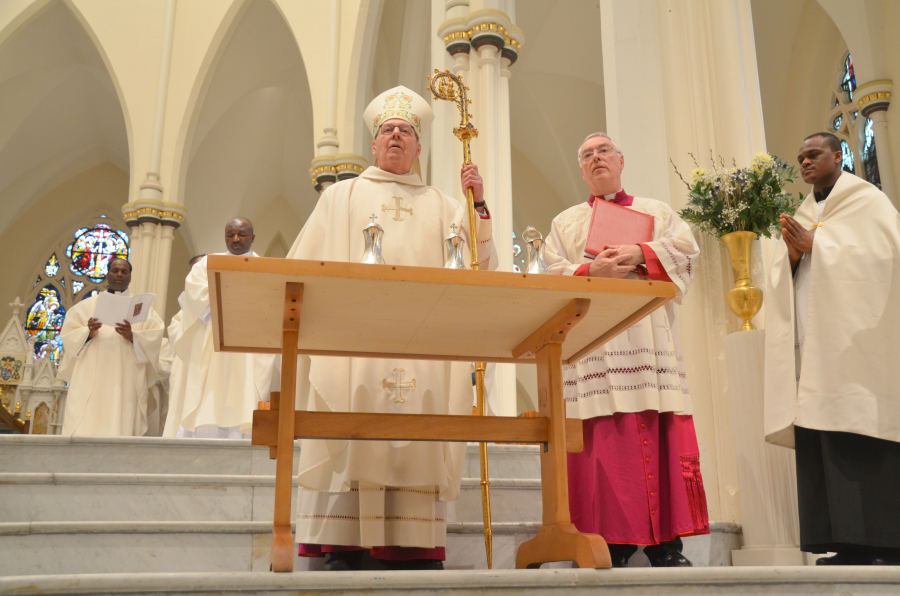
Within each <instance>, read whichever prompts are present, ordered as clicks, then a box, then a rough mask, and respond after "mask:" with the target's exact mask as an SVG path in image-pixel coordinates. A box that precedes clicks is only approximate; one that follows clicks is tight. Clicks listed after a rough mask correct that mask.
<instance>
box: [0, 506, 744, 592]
mask: <svg viewBox="0 0 900 596" xmlns="http://www.w3.org/2000/svg"><path fill="white" fill-rule="evenodd" d="M539 527H540V523H539V522H524V523H504V522H494V523H493V524H492V529H493V554H494V557H493V560H494V569H513V568H515V557H516V551H517V550H518V548H519V545H520V544H522V542H524V541H525V540H528V539H529V538H531V537H532V536H534V534H535V533H536V532H537V530H538V528H539ZM710 529H711V534H710V535H709V536H692V537H690V538H685V539H684V554H685V556H687V557H688V558H689V559H691V561H693V563H694V565H695V567H708V566H722V565H729V564H730V558H729V556H730V552H731V550H733V549H736V548H740V538H741V537H740V533H739V529H737V528H736V527H735V526H734V524H726V523H722V522H714V523H713V524H711V528H710ZM271 530H272V524H271V521H265V522H263V521H254V522H134V521H127V522H20V523H0V577H3V576H7V575H45V574H67V573H121V572H131V573H140V572H155V573H182V572H188V571H209V572H229V571H266V570H268V568H269V552H270V547H271V541H272V535H271ZM323 562H324V561H323V560H322V559H320V558H306V557H295V559H294V569H295V570H296V571H316V570H320V569H321V568H322V564H323ZM648 565H649V562H648V561H647V558H646V557H645V556H644V555H643V553H642V552H640V551H639V552H638V553H637V554H635V555H634V556H633V557H632V558H631V561H630V562H629V566H630V567H635V568H637V567H646V566H648ZM551 566H552V567H571V566H572V564H571V563H554V564H552V565H551ZM445 567H446V569H486V568H487V559H486V557H485V547H484V534H483V526H482V524H481V523H460V522H449V523H448V524H447V560H446V562H445ZM545 567H547V566H545ZM2 593H3V591H2V589H0V594H2Z"/></svg>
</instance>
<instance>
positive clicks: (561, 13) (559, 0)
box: [476, 0, 606, 234]
mask: <svg viewBox="0 0 900 596" xmlns="http://www.w3.org/2000/svg"><path fill="white" fill-rule="evenodd" d="M515 20H516V25H518V26H519V27H521V29H522V31H523V32H524V33H525V44H524V45H523V46H522V52H521V54H520V56H519V60H518V61H517V62H516V63H515V64H514V65H513V66H512V68H511V77H510V81H509V111H510V137H511V142H512V175H513V219H514V229H515V231H516V232H517V233H521V232H522V230H523V229H524V228H525V226H528V225H532V226H534V227H536V228H537V229H539V230H540V231H541V232H543V233H544V234H547V233H549V231H550V221H551V220H552V219H553V217H555V216H556V215H557V214H558V213H560V212H562V211H563V210H565V209H567V208H569V207H571V206H573V205H576V204H577V203H580V202H582V201H584V200H586V199H587V196H588V194H589V191H588V189H587V186H586V185H585V183H584V182H583V181H582V179H581V173H580V171H579V169H578V163H577V160H576V158H575V156H576V153H577V151H578V146H579V145H580V144H581V142H582V141H583V140H584V137H586V136H587V135H588V134H589V133H591V132H596V131H598V130H603V128H604V125H605V122H606V104H605V101H604V96H603V94H604V90H603V56H602V54H601V51H600V50H601V48H600V9H599V7H598V3H597V0H517V2H516V15H515ZM476 113H477V111H476Z"/></svg>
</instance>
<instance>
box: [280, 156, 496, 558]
mask: <svg viewBox="0 0 900 596" xmlns="http://www.w3.org/2000/svg"><path fill="white" fill-rule="evenodd" d="M372 214H375V215H377V216H378V220H377V223H378V224H379V225H381V227H382V228H384V236H383V238H382V254H383V256H384V260H385V262H386V263H387V264H389V265H411V266H419V267H443V263H444V254H443V240H444V238H445V237H446V236H447V235H448V234H450V233H451V232H452V231H453V230H452V229H451V227H450V226H451V225H452V224H455V225H456V226H457V229H461V232H460V234H461V235H462V236H463V237H464V238H466V241H467V242H468V229H467V228H468V221H467V215H466V209H465V207H463V205H462V204H460V202H458V201H456V200H455V199H452V198H450V197H448V196H446V195H444V194H443V193H441V192H440V191H439V190H437V189H435V188H432V187H429V186H425V185H424V184H423V183H422V182H421V180H420V179H419V177H418V176H417V175H415V174H410V175H405V176H399V175H395V174H390V173H388V172H385V171H383V170H380V169H378V168H375V167H370V168H369V169H367V170H366V171H365V172H363V174H362V175H361V176H360V177H358V178H355V179H353V180H346V181H343V182H338V183H337V184H334V185H332V186H330V187H328V188H327V189H326V190H325V192H323V193H322V197H321V199H320V200H319V203H318V204H317V205H316V208H315V210H314V211H313V213H312V215H311V216H310V218H309V220H308V221H307V222H306V225H305V226H304V227H303V230H301V232H300V235H299V236H298V237H297V240H296V242H294V246H293V247H292V248H291V251H290V253H289V254H288V258H294V259H312V260H323V261H341V262H358V261H360V260H361V258H362V256H363V252H364V247H365V243H364V238H363V233H362V232H363V229H364V228H365V227H366V225H367V224H369V223H370V219H369V216H370V215H372ZM477 234H478V239H479V253H478V254H479V258H480V260H481V266H482V267H483V268H485V269H493V268H495V267H496V262H497V257H496V253H495V252H494V246H493V242H492V240H491V222H490V219H484V218H479V220H478V229H477ZM465 258H466V259H468V258H469V255H468V251H466V255H465ZM372 316H373V317H376V316H378V313H377V312H373V313H372ZM463 324H465V321H460V325H463ZM305 360H306V357H301V366H300V370H301V371H303V370H304V369H305V368H306V362H304V361H305ZM308 366H309V368H308V370H309V374H308V375H306V376H302V373H298V375H297V379H298V387H297V394H298V398H299V403H300V404H301V406H300V407H303V405H302V404H304V403H305V404H306V406H305V409H307V410H310V411H324V412H379V413H398V414H400V413H402V414H457V415H466V414H470V413H471V411H472V377H471V373H470V371H471V363H468V362H452V363H451V362H435V361H422V360H402V359H373V358H336V357H325V356H312V357H309V360H308ZM465 449H466V446H465V444H464V443H438V442H409V441H391V442H387V441H323V440H303V441H301V450H300V462H299V475H298V478H297V479H298V483H299V485H300V496H299V500H298V506H297V526H296V527H297V541H298V542H302V543H314V544H339V545H352V546H363V547H375V546H413V547H422V548H435V547H440V546H445V542H446V511H447V508H446V501H452V500H454V499H456V498H458V497H459V485H460V479H461V477H462V467H463V462H464V457H465Z"/></svg>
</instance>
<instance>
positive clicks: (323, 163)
mask: <svg viewBox="0 0 900 596" xmlns="http://www.w3.org/2000/svg"><path fill="white" fill-rule="evenodd" d="M334 165H335V164H334V157H333V156H330V155H320V156H318V157H315V158H313V160H312V165H311V166H310V168H309V177H310V179H311V180H310V181H311V182H312V185H313V188H315V189H316V192H318V193H321V192H322V191H323V190H325V186H327V185H329V184H334V183H335V182H337V172H336V171H335V169H334Z"/></svg>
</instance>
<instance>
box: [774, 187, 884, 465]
mask: <svg viewBox="0 0 900 596" xmlns="http://www.w3.org/2000/svg"><path fill="white" fill-rule="evenodd" d="M821 207H822V206H821V204H817V203H816V200H815V196H814V194H813V193H810V194H809V196H807V197H806V199H805V200H804V201H803V203H802V204H801V205H800V207H799V208H798V209H797V213H796V215H795V216H794V218H795V219H796V220H797V221H798V222H799V223H800V225H802V226H803V227H805V228H806V229H808V230H810V229H813V226H815V240H814V241H813V248H812V253H811V254H809V255H806V257H805V258H804V259H803V260H802V261H801V263H800V264H799V265H798V267H797V269H798V270H797V272H796V274H795V275H792V272H791V264H790V259H789V258H788V253H787V246H786V245H785V243H784V242H783V241H782V242H779V243H778V246H777V248H776V249H775V252H774V254H773V260H772V265H771V267H770V268H769V285H768V289H767V292H766V374H765V432H766V440H767V441H768V442H770V443H773V444H776V445H782V446H784V447H793V446H794V426H795V425H796V426H801V427H803V428H811V429H815V430H825V431H839V432H851V433H856V434H861V435H867V436H870V437H875V438H878V439H886V440H889V441H900V397H898V387H900V366H898V365H897V355H898V354H900V214H898V213H897V210H896V208H895V207H894V206H893V205H892V204H891V202H890V200H889V199H888V198H887V196H886V195H885V194H884V193H882V192H881V191H880V190H878V189H877V188H876V187H875V186H873V185H871V184H869V183H868V182H866V181H865V180H862V179H860V178H858V177H856V176H854V175H853V174H850V173H847V172H844V173H842V174H841V176H840V178H838V181H837V183H836V184H835V185H834V187H833V188H832V189H831V193H830V194H829V195H828V198H827V200H825V201H824V208H821ZM820 208H821V215H820ZM795 356H799V358H795Z"/></svg>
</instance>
